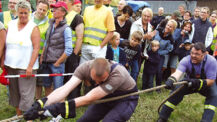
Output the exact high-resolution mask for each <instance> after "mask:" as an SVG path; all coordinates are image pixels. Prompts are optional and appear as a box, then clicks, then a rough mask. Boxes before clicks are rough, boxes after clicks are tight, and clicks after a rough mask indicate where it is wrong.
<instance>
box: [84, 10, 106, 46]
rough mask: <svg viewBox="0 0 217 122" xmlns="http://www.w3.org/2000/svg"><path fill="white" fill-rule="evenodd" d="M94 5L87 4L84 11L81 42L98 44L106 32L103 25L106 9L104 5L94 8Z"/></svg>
mask: <svg viewBox="0 0 217 122" xmlns="http://www.w3.org/2000/svg"><path fill="white" fill-rule="evenodd" d="M94 9H95V6H89V7H87V8H86V9H85V12H84V28H85V30H84V39H83V42H84V43H87V44H90V45H95V46H99V45H100V44H101V43H102V41H103V39H104V38H105V36H106V34H107V28H106V26H105V22H106V18H107V11H108V10H109V9H108V8H107V7H106V6H102V7H100V8H98V10H94Z"/></svg>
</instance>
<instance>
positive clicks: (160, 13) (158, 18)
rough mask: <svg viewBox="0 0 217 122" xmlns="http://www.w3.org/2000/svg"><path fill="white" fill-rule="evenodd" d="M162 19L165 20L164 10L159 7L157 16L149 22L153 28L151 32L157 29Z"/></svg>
mask: <svg viewBox="0 0 217 122" xmlns="http://www.w3.org/2000/svg"><path fill="white" fill-rule="evenodd" d="M164 19H165V16H164V8H163V7H160V8H158V15H157V16H154V17H153V19H152V21H151V25H152V26H153V30H155V29H156V28H157V25H158V24H159V23H160V22H161V21H162V20H164Z"/></svg>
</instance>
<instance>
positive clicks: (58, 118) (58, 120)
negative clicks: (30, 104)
mask: <svg viewBox="0 0 217 122" xmlns="http://www.w3.org/2000/svg"><path fill="white" fill-rule="evenodd" d="M61 119H62V116H61V115H58V116H57V117H56V118H52V119H51V120H50V121H49V122H60V120H61Z"/></svg>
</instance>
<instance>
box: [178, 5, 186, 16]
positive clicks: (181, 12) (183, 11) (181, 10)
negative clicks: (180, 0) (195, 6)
mask: <svg viewBox="0 0 217 122" xmlns="http://www.w3.org/2000/svg"><path fill="white" fill-rule="evenodd" d="M178 10H179V12H180V14H181V17H182V19H183V18H184V14H185V5H183V4H182V5H179V7H178Z"/></svg>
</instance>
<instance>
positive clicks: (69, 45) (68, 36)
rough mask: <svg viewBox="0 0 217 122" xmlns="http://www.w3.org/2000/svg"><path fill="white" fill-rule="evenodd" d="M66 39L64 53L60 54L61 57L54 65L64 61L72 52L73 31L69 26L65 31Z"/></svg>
mask: <svg viewBox="0 0 217 122" xmlns="http://www.w3.org/2000/svg"><path fill="white" fill-rule="evenodd" d="M64 41H65V42H64V43H65V50H64V53H63V54H62V55H61V56H60V58H59V59H58V60H57V61H56V62H55V63H54V66H56V67H58V66H59V65H60V64H61V63H63V62H64V61H65V60H66V58H67V57H68V56H70V55H71V53H72V31H71V29H70V28H69V27H67V28H66V29H65V31H64Z"/></svg>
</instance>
